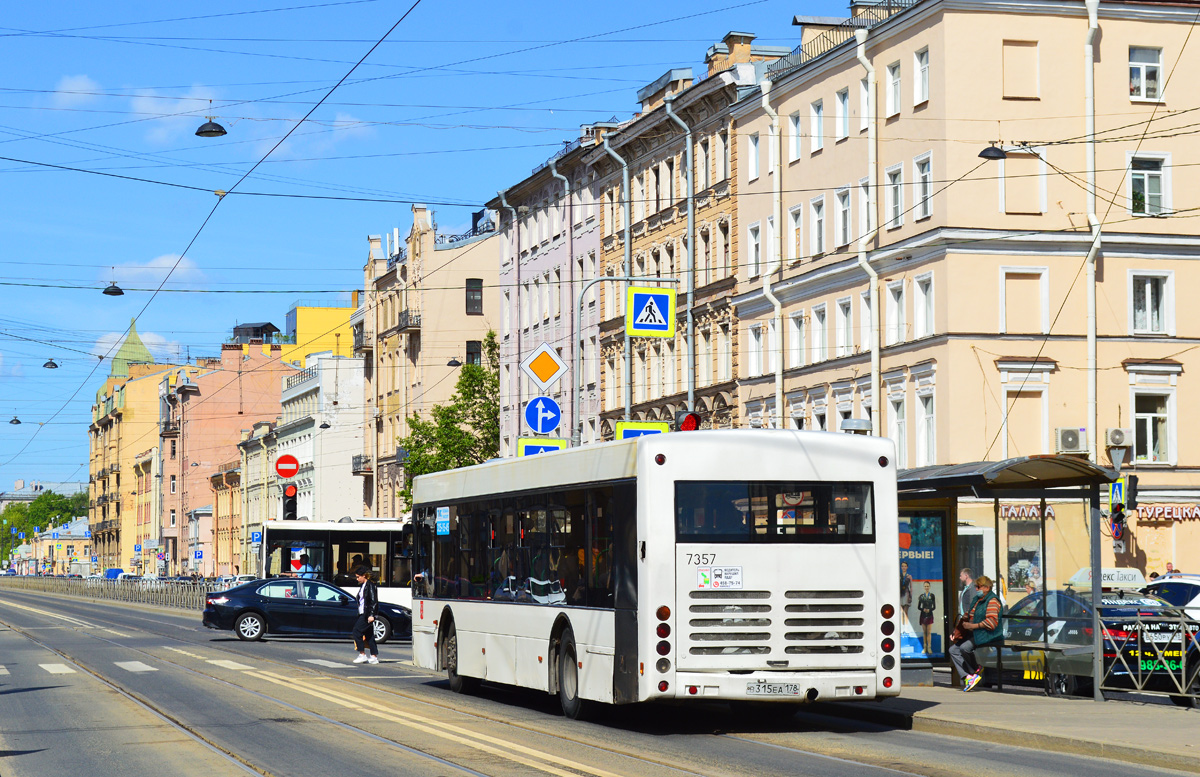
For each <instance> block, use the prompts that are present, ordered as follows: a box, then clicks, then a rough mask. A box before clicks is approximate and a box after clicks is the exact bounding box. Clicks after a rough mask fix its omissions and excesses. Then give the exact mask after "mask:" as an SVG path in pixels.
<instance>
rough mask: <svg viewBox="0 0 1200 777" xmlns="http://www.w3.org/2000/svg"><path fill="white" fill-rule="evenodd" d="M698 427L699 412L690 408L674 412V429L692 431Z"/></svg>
mask: <svg viewBox="0 0 1200 777" xmlns="http://www.w3.org/2000/svg"><path fill="white" fill-rule="evenodd" d="M699 428H700V414H699V413H693V412H692V411H691V410H679V411H677V412H676V413H675V431H677V432H694V431H696V430H697V429H699Z"/></svg>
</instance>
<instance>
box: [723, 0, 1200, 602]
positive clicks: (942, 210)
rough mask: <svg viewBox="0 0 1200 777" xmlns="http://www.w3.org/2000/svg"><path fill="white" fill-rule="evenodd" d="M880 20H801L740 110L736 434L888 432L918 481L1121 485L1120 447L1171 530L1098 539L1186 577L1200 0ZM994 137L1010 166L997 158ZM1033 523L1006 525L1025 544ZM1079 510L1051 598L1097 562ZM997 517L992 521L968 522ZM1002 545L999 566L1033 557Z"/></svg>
mask: <svg viewBox="0 0 1200 777" xmlns="http://www.w3.org/2000/svg"><path fill="white" fill-rule="evenodd" d="M879 8H880V7H879V6H874V5H871V6H867V5H865V4H864V6H863V7H862V8H856V9H853V12H854V13H855V14H856V15H857V18H856V19H855V20H854V22H853V23H843V24H840V25H838V24H831V23H829V22H828V20H818V21H817V22H810V23H807V24H806V26H805V30H804V33H803V37H802V41H803V45H802V46H801V47H799V48H798V49H796V51H795V52H793V54H792V55H790V56H789V57H787V58H785V59H784V60H781V61H780V62H779V63H778V64H776V65H773V66H772V67H770V68H769V69H768V71H767V79H768V83H766V84H764V85H763V87H762V88H760V89H757V90H755V92H754V93H753V94H749V95H745V96H744V97H743V99H742V100H741V101H740V102H739V103H738V104H737V105H736V106H735V107H734V108H733V112H732V113H733V120H734V130H735V135H736V142H735V143H736V154H737V155H738V157H739V158H741V157H746V158H744V159H742V160H741V161H740V162H739V164H738V166H737V171H736V174H735V175H736V179H737V180H736V185H737V187H738V191H739V193H740V195H741V196H740V197H739V202H738V205H739V208H738V211H739V212H738V230H739V235H738V236H737V239H738V240H739V241H740V243H739V254H740V259H739V261H738V270H737V275H738V284H739V294H738V296H737V298H736V300H735V306H736V311H737V317H738V320H739V329H738V333H737V334H738V338H739V340H740V348H741V352H740V353H741V356H743V357H744V358H739V360H738V364H737V377H738V379H739V396H738V405H739V407H740V412H741V414H742V417H743V418H744V423H746V424H748V425H750V426H776V425H783V426H789V427H793V428H795V427H800V428H807V429H827V430H831V431H833V430H838V429H840V428H841V425H842V423H843V422H844V421H845V420H847V419H869V421H870V422H871V423H872V424H873V425H874V429H875V431H876V433H880V434H883V435H886V436H889V437H891V438H892V439H894V440H895V442H896V444H897V459H898V463H899V465H900V466H901V468H905V467H918V466H925V465H931V464H944V463H956V462H971V461H981V460H1001V459H1006V458H1011V457H1017V456H1028V455H1038V454H1047V453H1049V454H1053V453H1064V454H1070V455H1078V456H1087V457H1090V458H1091V459H1092V460H1093V461H1096V462H1098V463H1099V464H1101V465H1104V466H1111V461H1110V454H1109V448H1108V446H1107V444H1106V443H1108V442H1113V441H1115V438H1116V437H1121V438H1128V443H1129V444H1130V447H1128V448H1127V450H1128V456H1127V458H1126V460H1125V470H1126V471H1127V472H1131V473H1134V474H1136V475H1138V477H1139V480H1140V499H1141V502H1142V503H1143V504H1149V505H1150V506H1151V508H1152V509H1153V516H1154V517H1153V518H1148V517H1147V516H1146V515H1145V512H1146V511H1145V510H1143V511H1142V512H1143V514H1142V515H1140V516H1139V517H1138V518H1137V519H1136V520H1135V521H1134V522H1133V525H1132V530H1131V536H1130V537H1129V539H1128V541H1127V543H1126V546H1125V550H1124V552H1118V553H1116V555H1115V556H1114V553H1113V549H1112V547H1111V543H1109V542H1108V541H1106V542H1105V552H1106V561H1105V563H1106V565H1111V564H1114V563H1115V564H1117V565H1119V566H1134V567H1139V568H1141V569H1143V571H1145V572H1147V573H1148V572H1150V571H1153V570H1158V571H1160V572H1161V571H1162V569H1163V567H1164V565H1165V563H1166V562H1167V561H1175V562H1177V563H1178V562H1180V561H1181V556H1182V557H1183V559H1182V560H1183V561H1184V562H1185V563H1184V564H1181V565H1182V566H1187V563H1186V562H1187V559H1188V558H1189V557H1190V558H1193V559H1194V558H1195V557H1196V555H1197V554H1198V553H1200V521H1197V520H1196V519H1200V508H1197V506H1196V505H1197V503H1198V502H1200V479H1198V477H1197V469H1198V467H1200V442H1198V441H1196V440H1195V439H1193V438H1192V437H1191V436H1190V435H1188V434H1186V430H1187V429H1188V428H1190V425H1191V424H1192V423H1194V419H1192V418H1191V415H1190V411H1189V410H1188V407H1189V405H1188V403H1186V402H1185V401H1181V400H1182V399H1184V398H1185V397H1186V396H1187V395H1186V393H1184V392H1185V391H1186V389H1187V386H1188V381H1189V378H1188V375H1189V374H1191V373H1192V372H1195V371H1196V370H1197V369H1198V368H1200V362H1197V357H1196V356H1195V354H1194V352H1193V350H1192V349H1193V347H1194V344H1195V342H1196V337H1197V336H1200V312H1197V311H1193V312H1191V313H1189V312H1188V308H1187V306H1186V305H1184V306H1183V307H1179V305H1178V301H1183V300H1186V299H1188V298H1190V296H1191V294H1190V291H1189V289H1192V288H1196V287H1197V286H1198V285H1200V274H1198V273H1197V272H1196V271H1195V270H1194V269H1192V268H1191V266H1190V264H1191V260H1192V257H1193V255H1194V254H1195V252H1196V250H1197V248H1198V247H1200V236H1198V235H1197V230H1196V227H1195V225H1194V224H1193V223H1192V221H1191V220H1189V219H1188V218H1187V217H1188V216H1189V215H1191V211H1192V209H1193V207H1192V205H1191V202H1190V201H1189V198H1188V192H1191V191H1193V187H1192V186H1191V185H1190V184H1189V183H1188V181H1190V180H1192V179H1193V178H1194V177H1196V173H1195V172H1194V171H1193V169H1192V168H1191V167H1189V166H1187V165H1186V164H1180V160H1190V159H1191V157H1192V154H1194V153H1196V145H1195V144H1196V140H1195V138H1194V136H1193V135H1191V134H1189V132H1188V130H1187V129H1186V127H1185V125H1187V124H1188V123H1189V122H1188V120H1187V118H1186V112H1187V111H1189V110H1191V109H1193V108H1194V107H1195V97H1194V95H1193V93H1192V90H1190V89H1189V88H1188V87H1187V85H1186V81H1185V78H1186V77H1184V76H1182V74H1185V73H1192V72H1196V71H1195V70H1194V69H1193V68H1195V67H1198V66H1200V50H1198V49H1196V48H1195V47H1194V46H1193V47H1191V48H1188V47H1187V45H1186V42H1187V38H1188V35H1189V33H1190V31H1191V29H1192V24H1193V22H1194V20H1195V4H1183V3H1178V4H1172V3H1148V2H1123V3H1104V4H1101V5H1099V10H1098V15H1097V16H1096V17H1095V18H1093V19H1092V20H1091V21H1090V22H1089V14H1088V11H1089V9H1088V8H1087V7H1086V6H1085V4H1084V3H1082V2H1027V3H1017V4H1013V3H996V2H990V1H989V0H984V1H983V2H977V3H970V4H958V3H949V2H943V1H942V0H924V1H923V2H915V3H899V4H892V5H891V6H890V8H892V9H893V10H895V11H896V12H895V13H894V15H892V16H891V17H887V16H886V15H885V14H881V13H879V10H878V9H879ZM798 21H804V20H803V19H799V20H798ZM856 33H857V36H858V39H856ZM1088 41H1091V46H1085V42H1088ZM1173 72H1174V73H1175V74H1176V75H1175V78H1176V80H1177V84H1175V85H1170V86H1169V85H1168V83H1167V82H1168V79H1169V74H1171V73H1173ZM1092 74H1094V82H1093V79H1091V78H1089V75H1092ZM1093 83H1094V86H1093ZM1093 122H1094V137H1095V140H1096V142H1095V143H1093V142H1091V138H1092V137H1093V131H1092V126H1093V124H1092V123H1093ZM991 144H995V146H996V148H997V149H1001V150H1003V151H1004V152H1005V153H1004V154H995V153H993V156H997V157H1005V158H1001V159H991V160H988V159H981V158H980V157H979V154H980V151H981V149H984V148H987V147H989V146H990V145H991ZM1188 149H1192V150H1191V151H1188ZM777 226H778V228H776V227H777ZM758 252H761V253H760V254H759V253H758ZM756 255H760V256H761V258H760V259H759V260H758V261H757V262H756V261H755V260H754V259H753V257H755V256H756ZM764 287H767V288H764ZM768 289H769V291H768ZM1093 295H1094V296H1093ZM772 296H774V297H775V298H777V299H778V300H779V303H780V304H779V308H778V309H777V308H776V307H775V305H774V304H773V302H772V299H771V297H772ZM1090 300H1092V301H1090ZM872 311H874V312H875V313H876V316H875V317H874V319H873V317H872ZM873 352H874V354H875V356H876V358H875V360H874V364H873ZM1110 429H1111V430H1117V431H1113V432H1111V433H1110V432H1109V430H1110ZM1120 430H1125V431H1120ZM1110 435H1112V436H1110ZM1034 505H1035V506H1036V502H1035V503H1034ZM1164 506H1165V507H1164ZM1029 508H1030V504H1029V503H1022V504H1011V505H1006V506H1005V507H1004V510H1002V518H1007V516H1009V515H1010V514H1011V515H1012V516H1013V518H1014V520H1016V521H1022V520H1024V522H1025V524H1026V525H1028V524H1029V521H1028V517H1029ZM1082 509H1083V508H1082V506H1080V505H1078V504H1072V505H1060V506H1059V509H1058V510H1057V511H1056V516H1055V519H1056V520H1057V522H1058V523H1059V524H1061V525H1063V526H1064V528H1063V529H1062V530H1061V531H1060V530H1058V529H1055V535H1054V536H1061V537H1062V538H1063V539H1062V541H1061V542H1058V543H1055V542H1053V540H1052V539H1051V538H1050V537H1049V536H1048V537H1047V539H1051V542H1050V543H1049V544H1050V545H1052V546H1054V547H1053V548H1052V549H1048V551H1047V552H1048V553H1050V554H1051V555H1054V554H1057V556H1058V561H1053V560H1052V559H1048V558H1040V557H1039V558H1038V559H1037V560H1038V562H1039V563H1040V564H1041V566H1042V567H1044V572H1045V574H1046V575H1047V576H1048V577H1051V576H1052V582H1056V583H1057V584H1062V583H1064V582H1065V578H1066V577H1067V576H1068V575H1069V574H1070V573H1072V572H1074V571H1075V570H1077V569H1078V568H1079V566H1081V565H1083V564H1085V563H1086V559H1087V552H1086V539H1087V537H1086V534H1083V533H1080V532H1075V531H1070V530H1068V529H1067V528H1066V524H1065V523H1064V519H1065V520H1066V521H1067V522H1068V523H1070V525H1071V526H1074V525H1075V524H1076V523H1078V522H1079V519H1080V518H1081V515H1080V513H1081V511H1082ZM1022 510H1024V513H1023V514H1022ZM976 513H977V514H976ZM1193 515H1194V516H1195V519H1193V518H1192V516H1193ZM1179 516H1183V517H1179ZM992 521H993V506H992V504H991V503H990V502H988V503H986V504H980V505H978V510H977V511H973V508H971V507H970V505H969V504H964V505H963V507H962V508H960V510H959V513H958V523H959V525H960V527H962V526H963V525H964V524H967V525H969V524H973V523H976V522H986V523H988V524H991V522H992ZM1189 521H1190V522H1189ZM1034 523H1035V524H1036V521H1035V522H1034ZM999 531H1000V532H1001V534H1002V536H1001V537H1000V538H999V541H998V542H997V545H998V547H999V548H1000V553H1001V554H1002V555H1003V554H1004V553H1005V552H1006V551H1005V548H1008V552H1009V559H1011V558H1016V557H1020V556H1021V554H1022V553H1024V552H1026V551H1027V552H1028V553H1035V551H1034V550H1033V548H1034V546H1036V545H1037V544H1038V542H1037V541H1036V540H1035V541H1028V540H1026V539H1020V540H1015V541H1011V542H1010V537H1009V534H1010V532H1009V529H1008V525H1007V523H1006V522H1004V521H1002V522H1001V525H1000V527H999ZM1035 531H1036V529H1035ZM1047 532H1048V533H1049V532H1050V529H1047ZM1022 533H1027V532H1025V530H1024V529H1021V530H1014V532H1012V536H1014V537H1016V536H1020V535H1022ZM1077 535H1078V536H1077ZM1014 542H1015V544H1013V543H1014ZM1081 543H1082V545H1081ZM1014 548H1018V549H1020V548H1024V549H1025V550H1016V551H1014V550H1013V549H1014ZM1036 552H1038V553H1040V551H1036ZM1014 553H1015V554H1016V555H1015V556H1014V555H1013V554H1014ZM1022 560H1024V561H1025V562H1029V559H1028V558H1024V559H1022ZM1052 562H1053V563H1052ZM1000 566H1001V570H1002V574H1005V576H1006V577H1010V576H1011V577H1014V578H1015V577H1016V574H1015V573H1013V572H1011V571H1010V572H1007V573H1006V572H1004V570H1005V569H1009V568H1010V567H1011V566H1012V565H1011V564H1010V563H1009V561H1008V560H1005V559H1004V558H1002V559H1000ZM1192 566H1194V564H1192ZM1028 567H1029V563H1026V564H1025V566H1024V567H1022V568H1024V569H1027V568H1028ZM1015 582H1016V581H1015V580H1014V583H1015Z"/></svg>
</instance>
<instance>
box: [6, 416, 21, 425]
mask: <svg viewBox="0 0 1200 777" xmlns="http://www.w3.org/2000/svg"><path fill="white" fill-rule="evenodd" d="M9 423H10V424H12V425H13V426H16V425H18V424H20V423H21V419H20V418H17V417H16V416H13V417H12V420H11V421H9Z"/></svg>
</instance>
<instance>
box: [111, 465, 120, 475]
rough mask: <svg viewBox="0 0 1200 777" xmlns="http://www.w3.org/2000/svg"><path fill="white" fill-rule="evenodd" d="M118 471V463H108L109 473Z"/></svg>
mask: <svg viewBox="0 0 1200 777" xmlns="http://www.w3.org/2000/svg"><path fill="white" fill-rule="evenodd" d="M120 471H121V465H120V464H109V465H108V472H109V474H112V473H113V472H120Z"/></svg>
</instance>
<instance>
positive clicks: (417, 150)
mask: <svg viewBox="0 0 1200 777" xmlns="http://www.w3.org/2000/svg"><path fill="white" fill-rule="evenodd" d="M411 5H412V3H411V0H403V1H402V2H391V1H390V0H357V1H356V2H324V3H320V2H319V0H308V2H306V1H305V0H293V2H292V3H289V2H287V0H274V2H272V0H250V1H249V2H239V3H234V2H223V1H214V0H210V2H206V3H203V4H200V5H195V4H186V5H179V4H147V3H130V2H110V3H104V4H99V5H94V6H87V5H84V4H79V3H68V2H53V1H50V2H40V3H10V4H9V5H8V6H6V12H5V14H4V18H3V19H0V67H2V68H3V72H4V73H5V76H6V77H5V78H4V80H3V83H2V84H0V157H4V158H5V159H0V181H2V182H3V186H2V187H0V201H2V202H3V207H2V208H0V237H2V240H0V299H2V300H3V304H2V305H0V420H2V421H7V420H8V419H9V418H11V417H13V416H16V417H18V418H20V420H21V421H22V423H21V424H20V425H11V424H8V423H0V490H6V489H8V488H11V487H12V483H13V481H14V480H15V479H18V478H24V479H26V480H66V479H74V480H79V479H82V480H86V479H87V466H86V462H87V452H88V446H87V425H88V422H89V420H90V406H91V402H92V401H93V398H94V396H95V392H96V389H97V388H98V387H99V386H100V384H101V382H102V380H103V377H104V376H105V375H107V373H108V363H107V361H103V362H101V361H100V360H99V359H98V358H97V355H103V354H104V353H106V352H107V351H108V349H109V347H110V346H111V344H112V343H113V342H115V341H116V340H118V339H119V338H120V337H121V336H122V333H123V331H124V330H125V329H126V328H127V327H128V325H129V320H130V319H131V318H132V317H137V319H138V330H139V331H140V332H141V333H142V336H143V338H144V339H145V341H146V343H147V345H149V346H150V347H151V349H152V350H154V351H155V353H156V355H158V356H159V357H160V358H162V359H164V360H165V359H169V358H172V357H177V358H178V357H185V356H187V355H191V356H192V357H195V356H198V355H215V354H217V353H218V352H219V349H220V343H221V341H222V340H223V339H225V338H226V337H227V336H228V335H229V332H230V329H231V328H232V326H233V325H234V324H235V323H236V322H239V321H242V322H245V321H263V320H267V321H272V322H274V323H275V324H276V325H277V326H279V327H280V328H282V327H283V325H284V314H285V313H286V311H287V309H288V308H289V307H290V306H291V305H292V303H293V302H295V301H296V300H298V299H334V298H336V293H337V292H339V291H341V292H348V291H349V290H350V289H354V288H358V287H361V285H362V266H363V262H364V259H365V256H366V248H367V243H366V236H367V235H368V234H378V233H382V232H384V231H387V230H390V229H391V228H392V227H399V228H400V229H401V232H402V233H404V232H406V231H407V228H408V225H409V205H408V202H411V201H416V202H424V203H428V204H429V205H431V206H432V207H433V208H434V210H435V212H436V214H437V221H438V224H439V227H440V229H441V230H442V231H447V232H456V231H463V230H464V229H466V228H468V227H469V226H470V213H471V210H472V209H473V208H478V207H479V204H480V203H483V202H486V201H487V200H488V199H489V198H490V197H492V196H493V195H494V194H495V192H496V190H497V189H501V188H504V187H506V186H509V185H511V184H514V183H516V182H517V181H519V180H521V179H522V178H524V177H525V176H526V175H528V174H529V171H530V170H531V169H532V168H534V167H535V166H537V165H538V164H540V163H541V162H542V161H544V160H545V159H546V158H547V157H549V156H550V155H551V154H552V153H553V152H554V151H555V149H556V148H557V147H558V146H559V145H560V144H561V143H562V142H563V141H564V140H570V139H573V138H574V137H576V136H577V135H578V127H579V125H580V124H583V123H587V122H592V121H598V120H606V119H608V118H610V117H612V116H614V115H616V116H619V117H621V118H626V117H628V116H629V115H630V114H631V113H632V112H633V111H635V110H636V109H637V102H636V92H637V90H638V89H639V88H640V87H642V86H644V85H646V84H648V83H650V82H651V81H653V80H654V79H655V78H657V77H658V76H660V75H662V73H664V72H665V71H666V70H667V69H668V68H671V67H688V66H691V67H695V68H697V70H699V69H700V68H702V67H703V57H704V52H705V50H706V49H707V48H708V46H710V45H712V44H713V43H715V42H717V41H719V40H720V39H721V38H722V37H723V36H724V34H725V33H726V32H728V31H730V30H740V31H746V32H752V33H755V34H757V35H758V36H759V38H758V41H757V42H758V43H762V44H765V45H775V46H788V47H791V46H794V45H796V43H797V40H796V32H797V29H796V28H794V27H792V26H791V20H792V17H793V15H794V14H813V15H839V14H844V13H845V4H844V3H834V2H825V1H824V0H822V1H821V2H799V3H781V2H775V1H773V0H762V1H760V2H746V3H738V2H733V3H726V2H703V1H702V2H696V3H690V4H684V5H668V4H664V5H662V6H655V5H653V4H651V5H646V4H645V3H635V2H612V3H607V4H602V5H599V6H597V5H594V4H592V5H588V4H577V5H575V6H572V7H571V8H567V7H566V6H564V5H563V4H562V3H551V2H543V1H542V0H526V1H525V2H519V3H483V2H445V0H442V1H441V2H438V1H437V0H421V2H419V3H418V5H417V6H416V7H415V8H414V9H413V10H412V11H411V13H410V14H409V15H408V16H407V18H405V19H404V21H403V22H401V23H400V24H399V26H398V27H396V29H395V30H394V31H393V32H392V33H391V35H390V36H389V37H388V39H387V40H386V41H385V42H384V43H383V44H382V45H380V46H379V47H378V48H377V49H376V50H375V51H374V53H373V54H371V56H370V57H368V59H367V60H366V61H365V62H364V63H363V64H362V65H361V66H360V67H359V68H358V69H357V70H356V71H355V72H354V73H353V74H352V75H351V76H350V77H349V78H348V79H347V80H346V82H345V83H344V84H343V85H342V86H341V87H339V88H338V89H337V90H336V91H335V92H334V93H333V94H332V95H331V96H330V97H329V98H328V99H327V100H326V102H325V103H324V104H323V105H321V107H319V108H318V109H317V110H316V111H315V112H314V113H313V115H312V117H311V118H310V119H309V120H308V121H307V122H305V123H304V124H303V125H301V126H300V127H299V128H298V129H297V130H296V131H295V132H294V133H293V135H292V136H291V137H290V138H289V139H288V140H287V141H286V142H285V143H284V144H283V145H282V146H280V147H279V148H278V149H277V150H275V151H274V152H273V153H271V155H270V156H269V157H268V158H267V159H266V161H265V162H263V163H262V164H261V165H260V166H259V167H258V168H257V169H256V170H255V172H254V174H252V175H251V176H250V177H249V178H247V179H246V180H245V181H244V182H242V183H241V184H240V185H239V186H238V189H237V190H238V191H243V192H253V193H268V194H271V195H276V196H250V195H241V196H239V195H237V194H233V195H229V196H227V197H226V198H225V199H224V201H223V202H221V204H220V207H218V208H217V209H216V211H215V213H213V214H212V217H211V219H209V221H208V222H207V224H206V225H205V226H204V228H203V229H201V225H202V224H203V223H204V221H205V218H206V217H207V216H208V215H209V213H210V211H211V210H212V208H213V205H214V204H215V202H216V199H217V198H216V195H215V194H213V193H212V192H214V191H217V190H221V191H225V190H229V189H230V188H231V187H233V186H234V184H235V182H237V181H238V179H239V178H240V177H241V176H242V175H243V174H244V173H245V172H246V171H247V170H250V169H251V167H253V166H254V164H255V162H257V161H258V160H259V159H260V158H262V157H263V155H264V154H267V152H268V151H270V150H271V148H272V147H273V146H274V145H275V144H276V143H277V142H278V140H279V139H280V138H281V137H283V136H284V135H285V134H286V133H287V131H288V130H289V129H291V128H292V127H293V126H294V125H295V123H296V122H297V121H298V120H299V119H300V118H301V117H303V116H304V115H305V114H306V113H307V112H308V111H309V110H310V109H311V108H312V107H313V105H315V104H316V103H317V102H318V101H320V99H321V98H322V97H323V96H324V95H325V94H326V92H327V91H328V90H329V89H330V88H331V87H332V86H333V85H334V84H336V83H337V82H338V80H339V79H341V78H342V77H343V76H344V75H345V74H346V73H347V71H349V70H350V68H351V67H352V66H353V64H354V62H356V61H357V60H358V59H359V58H360V57H362V56H363V54H365V53H366V52H367V51H368V50H369V49H370V47H371V45H372V44H374V43H375V41H376V40H378V38H379V37H380V36H381V35H383V34H384V33H385V32H386V31H387V30H388V28H389V27H391V26H392V25H393V24H394V23H395V22H396V20H397V19H399V18H400V17H401V16H402V15H403V14H404V13H405V12H406V11H407V10H408V9H409V8H410V6H411ZM601 11H602V12H601ZM183 17H208V18H183ZM209 100H212V104H211V108H210V107H209V102H208V101H209ZM206 114H212V115H215V116H216V117H217V121H219V122H220V123H221V124H222V125H224V126H225V127H226V128H227V129H228V131H229V133H228V134H227V135H226V136H225V137H223V138H218V139H205V138H198V137H196V136H195V135H194V134H193V133H194V131H195V129H196V127H197V126H198V125H199V124H200V123H201V122H203V121H204V118H203V117H204V116H205V115H206ZM31 163H38V164H31ZM46 165H57V166H60V167H63V168H76V169H83V170H90V171H94V172H96V173H105V174H107V175H104V176H101V175H94V174H89V173H84V172H77V171H75V170H64V169H58V168H55V167H47V166H46ZM113 176H127V177H130V178H139V179H146V180H141V181H133V180H126V179H124V178H118V177H113ZM153 182H159V183H153ZM163 184H174V185H176V186H168V185H163ZM180 187H195V188H194V189H192V188H180ZM277 195H288V196H277ZM297 195H299V196H297ZM338 197H340V198H358V199H369V200H384V201H383V202H363V201H350V200H346V199H341V200H338V199H323V198H338ZM198 230H199V236H198V237H196V239H195V242H194V244H192V245H191V248H190V249H188V250H187V255H186V256H185V257H184V258H183V259H182V261H179V262H178V267H177V268H176V269H175V270H174V272H173V273H172V274H171V276H170V279H169V280H168V281H167V282H166V284H165V286H164V289H163V291H162V292H161V293H159V294H157V295H156V296H154V295H152V294H151V292H150V291H135V290H134V289H148V290H152V289H154V288H157V287H158V286H159V284H160V283H162V282H163V281H164V279H165V278H166V276H167V272H168V270H170V268H171V267H173V266H175V265H176V262H177V260H178V257H179V256H180V254H181V253H182V252H183V251H184V250H185V248H186V247H187V246H188V244H189V242H190V241H191V240H192V238H193V236H195V235H197V231H198ZM114 268H115V269H114ZM114 278H115V279H116V281H117V283H118V284H119V285H121V286H123V287H126V288H127V289H129V291H128V292H127V293H126V294H125V295H124V296H122V297H106V296H103V295H102V294H101V293H100V290H101V289H102V288H103V287H104V286H106V285H107V284H108V283H109V281H111V280H113V279H114ZM331 292H332V293H331ZM48 358H53V359H54V361H55V362H56V363H58V364H59V365H61V367H60V369H57V370H47V369H44V368H43V367H42V364H43V363H44V362H45V361H46V360H47V359H48ZM93 370H94V372H93ZM89 374H90V377H89Z"/></svg>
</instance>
